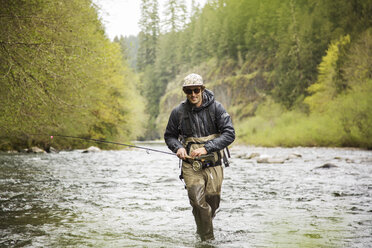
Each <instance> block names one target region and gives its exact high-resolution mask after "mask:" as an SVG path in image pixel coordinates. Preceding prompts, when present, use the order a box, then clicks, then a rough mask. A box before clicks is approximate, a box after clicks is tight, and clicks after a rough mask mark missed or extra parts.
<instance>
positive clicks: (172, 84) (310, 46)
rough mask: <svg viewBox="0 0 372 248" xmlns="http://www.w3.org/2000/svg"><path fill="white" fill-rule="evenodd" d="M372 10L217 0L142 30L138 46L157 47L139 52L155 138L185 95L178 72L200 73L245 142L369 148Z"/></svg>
mask: <svg viewBox="0 0 372 248" xmlns="http://www.w3.org/2000/svg"><path fill="white" fill-rule="evenodd" d="M144 2H157V1H156V0H155V1H150V0H146V1H144ZM169 2H173V3H174V1H169ZM175 9H176V8H175ZM178 9H182V8H178ZM150 12H151V11H150ZM169 13H173V12H172V11H169ZM371 13H372V1H371V0H353V1H346V0H341V1H325V0H324V1H315V0H284V1H276V0H249V1H240V0H215V1H208V3H207V4H206V5H205V6H204V7H203V9H201V10H198V9H197V8H196V9H195V8H194V9H193V14H192V16H191V18H190V20H189V21H188V22H184V23H183V26H182V28H178V29H167V30H165V31H163V32H160V33H159V34H157V33H156V32H153V33H150V32H149V33H148V38H147V39H141V36H140V42H141V43H140V48H139V49H140V50H139V51H141V44H143V42H144V41H146V42H147V43H146V46H147V47H150V48H151V51H152V53H148V54H151V55H152V60H151V61H147V62H146V61H145V60H141V58H140V57H139V58H138V59H139V61H142V62H144V63H143V64H142V65H141V68H140V71H142V81H143V82H144V85H145V86H146V87H145V88H144V91H145V96H146V97H147V99H148V100H149V101H150V102H151V104H150V105H149V108H148V109H149V110H150V111H149V113H150V114H151V115H152V116H153V118H155V117H156V120H155V119H153V123H154V126H155V125H156V127H157V128H154V129H153V132H155V134H154V133H151V134H152V136H158V137H161V133H162V130H163V129H164V125H165V123H166V120H167V117H168V115H169V111H170V109H171V108H172V107H173V106H174V105H175V104H177V103H179V101H180V100H182V98H183V96H182V93H181V91H180V88H179V86H180V79H181V78H182V77H183V76H185V75H186V74H187V73H189V72H197V73H201V74H202V75H203V76H204V78H205V80H206V83H207V86H208V87H209V88H212V89H213V90H214V91H215V93H216V95H217V98H219V99H220V100H221V101H222V102H223V103H224V104H225V105H226V106H227V107H228V110H229V112H231V114H232V115H233V119H234V121H235V123H236V126H237V128H238V137H239V138H240V139H241V140H243V141H246V142H250V143H254V144H261V145H288V146H291V145H336V146H362V147H371V146H372V128H371V126H372V116H371V113H372V111H371V107H370V106H371V104H372V103H371V100H370V99H372V97H371V96H372V93H371V69H370V64H371V63H370V62H371V61H370V60H371V42H372V38H371V24H372V19H371V18H370V16H371ZM177 16H182V15H180V14H176V15H174V16H172V15H168V16H167V18H168V20H175V21H177V23H179V20H178V19H177ZM155 20H156V18H155ZM168 23H169V22H168ZM145 26H146V25H145ZM144 34H145V33H142V35H144ZM149 37H151V39H150V38H149ZM150 41H156V42H152V43H151V42H150ZM153 51H156V54H155V55H154V53H153ZM144 54H146V53H144ZM149 89H150V90H149ZM146 90H149V91H148V93H146ZM161 96H162V100H160V97H161ZM156 130H158V133H156Z"/></svg>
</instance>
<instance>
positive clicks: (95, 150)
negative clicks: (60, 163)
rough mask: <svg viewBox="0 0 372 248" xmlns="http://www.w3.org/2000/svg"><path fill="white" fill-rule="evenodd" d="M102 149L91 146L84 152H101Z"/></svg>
mask: <svg viewBox="0 0 372 248" xmlns="http://www.w3.org/2000/svg"><path fill="white" fill-rule="evenodd" d="M100 151H101V149H99V148H98V147H96V146H91V147H89V148H88V149H86V150H84V151H83V153H89V152H100Z"/></svg>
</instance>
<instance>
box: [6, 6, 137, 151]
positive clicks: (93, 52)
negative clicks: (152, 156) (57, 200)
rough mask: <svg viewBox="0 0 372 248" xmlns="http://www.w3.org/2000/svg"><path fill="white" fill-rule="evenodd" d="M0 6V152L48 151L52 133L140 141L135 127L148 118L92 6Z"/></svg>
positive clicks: (130, 76)
mask: <svg viewBox="0 0 372 248" xmlns="http://www.w3.org/2000/svg"><path fill="white" fill-rule="evenodd" d="M1 6H2V8H1V10H0V19H1V21H2V23H4V25H2V26H1V27H0V54H1V56H0V60H1V66H0V71H1V75H2V76H1V78H0V87H1V91H0V106H1V107H0V127H1V128H0V136H1V137H2V142H3V143H2V144H0V146H1V147H7V148H9V147H11V146H13V147H15V148H17V146H18V147H24V146H29V145H32V144H39V145H44V146H48V145H50V138H49V137H48V136H47V134H65V135H75V136H84V137H92V138H107V139H120V140H122V139H124V140H129V139H132V138H134V137H135V135H136V134H137V133H136V132H133V129H134V127H135V125H137V126H138V124H137V123H136V124H134V123H133V122H137V121H136V120H137V119H141V117H140V116H144V115H143V114H142V113H141V111H142V110H143V109H142V107H141V101H142V100H141V98H140V97H138V96H137V95H136V91H137V89H136V88H135V86H134V83H135V82H136V80H137V79H136V78H135V76H134V75H133V74H132V73H131V72H130V71H129V69H128V68H127V65H126V64H124V63H123V60H122V57H121V56H120V50H119V47H118V46H117V45H116V44H113V43H111V42H110V41H109V40H108V39H107V38H106V37H105V35H104V30H103V28H102V25H101V23H100V21H99V20H98V16H97V12H96V9H95V8H94V6H93V5H92V2H91V1H90V0H72V1H62V2H61V1H58V2H56V1H48V0H35V1H1ZM137 104H138V106H137ZM34 134H37V135H34ZM40 134H44V136H43V135H40ZM53 142H54V143H53V145H55V146H59V147H76V146H81V145H83V144H82V142H78V141H71V140H70V141H68V140H61V139H58V140H54V141H53Z"/></svg>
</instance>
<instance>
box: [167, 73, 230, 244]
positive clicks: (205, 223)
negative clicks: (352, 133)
mask: <svg viewBox="0 0 372 248" xmlns="http://www.w3.org/2000/svg"><path fill="white" fill-rule="evenodd" d="M183 91H184V93H185V94H186V97H187V100H186V101H184V102H182V103H181V104H180V105H179V106H177V107H176V108H174V109H173V111H172V113H171V115H170V117H169V121H168V125H167V128H166V130H165V133H164V139H165V142H166V143H167V146H168V148H169V149H170V150H172V151H173V152H174V153H176V154H177V156H178V157H179V158H180V159H182V161H183V162H182V174H181V176H182V177H183V178H184V180H185V184H186V188H187V192H188V197H189V200H190V204H191V206H192V208H193V210H192V212H193V215H194V218H195V222H196V226H197V233H198V234H199V236H200V238H201V239H202V240H203V241H204V240H210V239H214V234H213V224H212V219H213V217H214V216H215V214H216V210H217V209H218V207H219V204H220V194H221V186H222V180H223V169H222V166H221V164H222V161H221V160H224V163H225V165H226V162H227V161H226V157H224V156H225V155H224V154H225V153H224V152H223V149H224V148H226V147H227V146H228V145H230V144H231V143H232V142H233V141H234V139H235V130H234V127H233V125H232V122H231V118H230V116H229V114H228V113H227V112H226V110H225V109H224V108H223V106H222V105H221V103H219V102H217V101H215V100H214V95H213V92H212V91H210V90H207V89H205V86H204V84H203V79H202V77H201V76H200V75H198V74H190V75H188V76H187V77H185V78H184V80H183ZM207 154H209V158H210V157H211V158H212V160H213V161H211V160H207V161H203V160H200V156H202V155H204V157H205V155H207ZM198 158H199V160H198ZM194 161H202V162H201V163H199V164H198V163H194ZM200 164H202V166H200V167H202V168H200V167H198V166H195V165H200Z"/></svg>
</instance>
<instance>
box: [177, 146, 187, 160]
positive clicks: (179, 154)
mask: <svg viewBox="0 0 372 248" xmlns="http://www.w3.org/2000/svg"><path fill="white" fill-rule="evenodd" d="M176 155H177V157H179V158H180V159H182V160H185V159H186V158H187V157H188V155H187V152H186V149H185V148H183V147H182V148H179V149H178V150H177V153H176Z"/></svg>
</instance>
